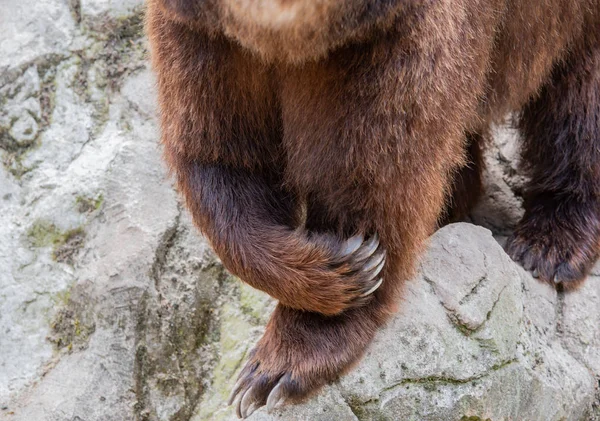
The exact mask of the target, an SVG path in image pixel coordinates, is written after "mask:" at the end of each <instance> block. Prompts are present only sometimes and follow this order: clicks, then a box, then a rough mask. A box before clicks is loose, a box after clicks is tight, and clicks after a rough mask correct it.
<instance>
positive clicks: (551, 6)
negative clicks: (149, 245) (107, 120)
mask: <svg viewBox="0 0 600 421" xmlns="http://www.w3.org/2000/svg"><path fill="white" fill-rule="evenodd" d="M147 30H148V34H149V38H150V43H151V44H150V45H151V49H152V57H153V64H154V68H155V70H156V72H157V75H158V88H159V98H160V106H161V111H162V113H161V118H162V143H163V145H164V148H165V156H166V160H167V162H168V164H169V165H170V167H171V169H172V170H173V172H174V173H175V175H176V177H177V184H178V187H179V189H180V191H181V193H182V194H183V195H184V197H185V199H186V203H187V206H188V208H189V210H190V212H191V214H192V216H193V218H194V221H195V223H196V224H197V226H198V227H199V228H200V229H201V230H202V232H203V233H204V235H205V236H206V237H207V238H208V239H209V240H210V242H211V243H212V246H213V247H214V250H215V251H216V253H217V254H218V255H219V256H220V257H221V259H222V261H223V263H224V265H225V266H226V267H227V269H229V270H230V271H231V272H232V273H233V274H235V275H237V276H239V277H240V278H241V279H242V280H243V281H245V282H247V283H248V284H250V285H252V286H253V287H255V288H258V289H260V290H262V291H265V292H266V293H268V294H270V295H271V296H272V297H274V298H276V299H277V300H279V304H278V306H277V308H276V310H275V312H274V314H273V315H272V318H271V320H270V322H269V323H268V325H267V328H266V332H265V334H264V336H263V338H262V339H261V340H260V342H259V343H258V344H257V346H256V348H255V349H254V350H253V351H252V353H251V355H250V357H249V361H248V363H247V365H246V366H245V368H244V369H243V370H242V372H241V374H240V378H239V381H238V383H237V385H236V386H235V388H234V390H233V395H232V398H234V400H235V399H237V411H238V415H239V416H242V417H245V416H247V415H249V414H250V413H252V411H254V410H255V409H256V408H258V407H260V406H263V405H267V406H268V407H269V408H272V407H273V406H275V405H276V404H277V403H278V402H280V401H288V402H290V401H292V402H293V401H296V400H298V399H301V398H303V397H305V396H307V395H308V394H310V393H311V392H314V391H315V390H317V389H318V388H319V387H321V386H322V385H323V384H325V383H326V382H329V381H331V380H333V379H335V378H336V377H338V376H339V375H340V374H341V373H343V372H344V371H345V370H347V369H348V368H349V367H350V366H351V365H352V364H353V363H355V362H356V361H357V360H358V359H359V358H360V356H361V355H362V354H363V352H364V350H365V348H366V347H367V345H368V344H369V343H370V341H371V340H372V338H373V335H374V334H375V332H376V330H377V329H378V328H379V327H380V326H382V324H383V323H384V322H385V321H386V320H387V319H388V318H389V317H390V315H392V314H393V313H394V311H395V310H396V303H397V301H398V298H399V292H400V290H401V287H402V284H403V282H404V280H406V279H408V278H410V276H411V274H412V273H413V269H414V267H415V262H416V259H417V258H418V256H419V253H420V252H421V251H422V249H423V247H424V244H425V242H426V240H427V238H428V236H429V235H430V234H431V233H432V232H433V231H434V230H435V229H436V227H437V226H438V225H439V221H449V220H454V219H457V218H460V217H461V216H462V215H464V214H465V212H467V211H468V209H469V208H470V206H471V205H472V204H473V203H474V201H475V200H476V198H477V196H478V194H479V192H480V190H481V180H480V169H481V149H482V147H483V146H484V141H483V139H485V138H486V133H487V131H488V127H489V126H490V124H491V123H493V122H495V121H499V120H501V119H503V118H504V117H505V116H506V115H507V113H509V112H516V113H519V123H518V124H519V127H520V130H521V133H522V141H523V148H522V149H523V153H522V161H523V167H524V170H525V171H526V174H527V175H528V176H529V181H528V184H527V186H526V190H525V193H524V198H525V201H524V203H525V216H524V217H523V219H522V220H521V222H520V224H519V225H518V227H517V229H516V231H515V233H514V235H513V236H512V238H510V239H509V241H508V243H507V251H508V252H509V254H510V255H511V256H512V257H513V258H514V259H515V260H516V261H519V262H521V263H522V264H523V265H524V266H525V268H526V269H528V270H532V271H533V272H534V275H535V276H538V277H539V279H541V280H543V281H546V282H551V283H553V284H554V283H557V284H559V285H561V287H564V288H567V289H568V288H572V287H574V286H576V285H577V284H578V283H580V282H581V281H582V280H583V279H584V277H585V276H586V274H587V272H588V271H589V269H590V267H591V266H592V264H593V263H594V261H595V259H596V257H597V254H598V250H599V243H600V139H599V138H598V137H599V134H600V0H577V1H573V0H544V1H541V0H530V1H523V0H148V16H147Z"/></svg>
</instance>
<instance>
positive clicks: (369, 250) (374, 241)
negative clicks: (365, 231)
mask: <svg viewBox="0 0 600 421" xmlns="http://www.w3.org/2000/svg"><path fill="white" fill-rule="evenodd" d="M378 247H379V235H377V233H375V234H374V235H373V236H372V237H371V238H369V240H368V241H367V242H366V243H364V244H363V245H362V246H361V248H360V249H359V250H358V251H357V252H356V253H354V256H353V260H354V261H357V262H361V261H363V260H366V259H367V258H369V257H371V255H372V254H373V253H375V251H376V250H377V248H378Z"/></svg>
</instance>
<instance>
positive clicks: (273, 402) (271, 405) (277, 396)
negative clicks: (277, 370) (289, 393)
mask: <svg viewBox="0 0 600 421" xmlns="http://www.w3.org/2000/svg"><path fill="white" fill-rule="evenodd" d="M282 399H283V383H282V381H281V380H279V381H278V382H277V385H276V386H275V387H274V388H273V390H271V393H269V397H268V398H267V412H268V413H269V414H270V413H271V412H272V411H273V409H275V407H276V406H277V405H278V404H279V403H280V402H281V400H282Z"/></svg>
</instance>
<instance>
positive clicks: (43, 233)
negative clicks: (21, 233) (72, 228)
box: [27, 219, 61, 247]
mask: <svg viewBox="0 0 600 421" xmlns="http://www.w3.org/2000/svg"><path fill="white" fill-rule="evenodd" d="M60 237H61V232H60V230H59V229H58V228H57V227H56V225H54V224H53V223H51V222H49V221H46V220H42V219H38V220H37V221H35V222H34V223H33V225H31V227H29V230H28V231H27V238H28V239H29V241H30V243H31V245H32V246H34V247H48V246H51V245H53V244H56V243H57V242H59V240H60Z"/></svg>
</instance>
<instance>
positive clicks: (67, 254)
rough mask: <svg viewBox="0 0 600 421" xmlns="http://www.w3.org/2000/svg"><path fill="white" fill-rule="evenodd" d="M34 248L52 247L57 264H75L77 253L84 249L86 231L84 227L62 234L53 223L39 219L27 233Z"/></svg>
mask: <svg viewBox="0 0 600 421" xmlns="http://www.w3.org/2000/svg"><path fill="white" fill-rule="evenodd" d="M27 238H28V239H29V242H30V243H31V245H32V246H33V247H50V246H52V258H53V259H54V260H55V261H57V262H64V263H69V264H73V259H74V257H75V255H76V254H77V252H78V251H79V250H80V249H81V248H82V247H83V243H84V240H85V231H84V230H83V228H82V227H78V228H75V229H72V230H68V231H65V232H61V231H60V230H59V229H58V228H57V227H56V225H54V224H53V223H51V222H49V221H46V220H43V219H38V220H37V221H35V222H34V223H33V225H32V226H31V227H30V228H29V230H28V231H27Z"/></svg>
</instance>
